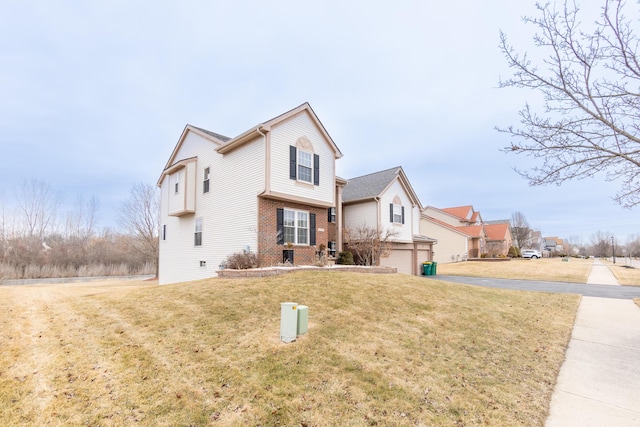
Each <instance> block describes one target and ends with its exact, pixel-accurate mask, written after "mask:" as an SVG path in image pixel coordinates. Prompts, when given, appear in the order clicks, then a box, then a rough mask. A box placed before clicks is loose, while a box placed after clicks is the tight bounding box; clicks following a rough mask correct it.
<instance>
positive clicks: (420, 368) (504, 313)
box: [0, 263, 579, 426]
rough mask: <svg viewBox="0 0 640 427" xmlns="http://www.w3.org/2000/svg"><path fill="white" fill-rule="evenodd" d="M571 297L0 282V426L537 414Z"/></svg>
mask: <svg viewBox="0 0 640 427" xmlns="http://www.w3.org/2000/svg"><path fill="white" fill-rule="evenodd" d="M539 265H543V264H542V263H540V264H539ZM571 265H573V264H571ZM284 301H295V302H298V303H301V304H305V305H308V306H309V333H308V334H306V335H304V336H302V337H300V338H299V339H298V340H297V341H296V342H295V343H291V344H283V343H281V342H280V340H279V322H280V319H279V316H280V303H281V302H284ZM578 303H579V297H577V296H574V295H555V294H544V293H534V292H531V293H530V292H514V291H503V290H496V289H485V288H479V287H472V286H465V285H456V284H451V283H445V282H440V281H437V280H429V279H427V278H423V277H411V276H406V275H395V274H393V275H370V274H358V273H343V272H299V273H293V274H288V275H282V276H277V277H272V278H265V279H230V280H218V279H212V280H207V281H202V282H196V283H189V284H181V285H172V286H163V287H158V286H155V285H154V282H127V283H114V282H108V283H101V284H97V283H91V284H73V285H49V286H2V287H0V312H2V313H3V314H4V315H3V316H2V317H1V318H0V343H2V347H1V352H0V402H1V403H0V424H2V425H11V426H32V425H49V426H68V425H91V426H98V425H99V426H122V425H134V424H135V425H140V426H175V425H184V426H187V425H197V426H202V425H238V426H240V425H242V426H244V425H250V426H252V425H253V426H258V425H260V426H274V425H288V426H327V425H330V426H363V425H379V426H390V425H393V426H415V425H429V426H440V425H447V426H451V425H538V426H542V425H544V421H545V419H546V416H547V411H548V406H549V402H550V397H551V393H552V391H553V387H554V384H555V381H556V377H557V373H558V371H559V369H560V366H561V364H562V361H563V359H564V352H565V348H566V345H567V342H568V340H569V338H570V334H571V328H572V325H573V321H574V318H575V313H576V310H577V306H578Z"/></svg>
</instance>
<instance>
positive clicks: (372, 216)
mask: <svg viewBox="0 0 640 427" xmlns="http://www.w3.org/2000/svg"><path fill="white" fill-rule="evenodd" d="M388 211H389V207H388V205H387V215H389V212H388ZM377 212H378V206H377V204H376V202H374V201H370V202H365V203H357V204H354V205H348V206H344V207H343V215H344V226H345V228H357V227H361V226H363V225H367V226H369V227H374V228H375V227H377V226H378V222H379V221H378V214H377Z"/></svg>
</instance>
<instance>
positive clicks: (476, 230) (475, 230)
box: [456, 225, 483, 239]
mask: <svg viewBox="0 0 640 427" xmlns="http://www.w3.org/2000/svg"><path fill="white" fill-rule="evenodd" d="M456 229H458V230H460V231H462V232H463V233H464V234H467V235H468V236H469V237H473V238H476V239H477V238H480V237H482V230H483V227H482V226H481V225H463V226H462V227H456Z"/></svg>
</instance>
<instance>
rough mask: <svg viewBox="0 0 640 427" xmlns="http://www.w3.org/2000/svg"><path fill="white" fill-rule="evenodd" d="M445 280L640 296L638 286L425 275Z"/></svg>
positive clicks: (521, 289)
mask: <svg viewBox="0 0 640 427" xmlns="http://www.w3.org/2000/svg"><path fill="white" fill-rule="evenodd" d="M424 277H427V278H431V279H437V280H442V281H445V282H455V283H463V284H466V285H474V286H484V287H489V288H500V289H513V290H519V291H536V292H552V293H561V294H579V295H583V296H588V297H599V298H617V299H633V298H640V287H638V286H610V285H587V284H581V283H568V282H541V281H536V280H514V279H489V278H485V277H468V276H446V275H437V276H424Z"/></svg>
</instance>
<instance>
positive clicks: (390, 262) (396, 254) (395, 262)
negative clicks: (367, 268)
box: [380, 249, 413, 274]
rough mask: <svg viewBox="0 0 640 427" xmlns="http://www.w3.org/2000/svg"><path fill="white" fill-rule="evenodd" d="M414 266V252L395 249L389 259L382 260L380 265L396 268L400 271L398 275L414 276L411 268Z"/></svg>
mask: <svg viewBox="0 0 640 427" xmlns="http://www.w3.org/2000/svg"><path fill="white" fill-rule="evenodd" d="M412 264H413V251H412V250H402V249H394V250H392V251H391V253H390V254H389V256H388V257H386V258H382V259H381V260H380V265H383V266H386V267H395V268H396V269H397V270H398V273H403V274H413V272H412V268H411V266H412Z"/></svg>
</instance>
